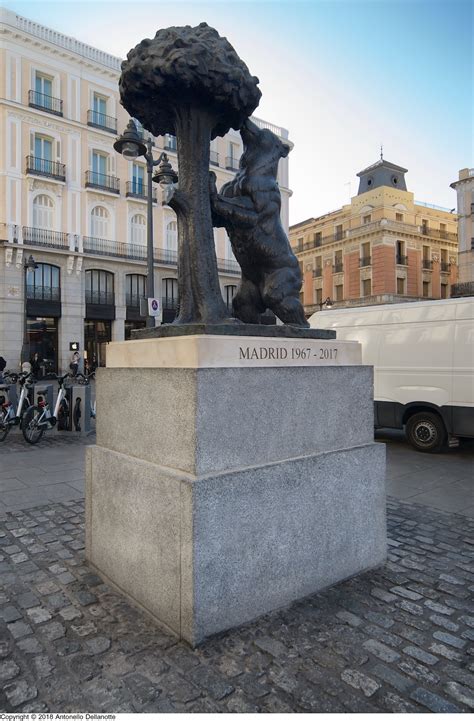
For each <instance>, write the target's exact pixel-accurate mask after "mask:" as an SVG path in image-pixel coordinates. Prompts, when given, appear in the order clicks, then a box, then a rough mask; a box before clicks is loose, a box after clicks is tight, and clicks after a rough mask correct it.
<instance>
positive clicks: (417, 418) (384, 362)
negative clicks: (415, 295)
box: [309, 298, 474, 452]
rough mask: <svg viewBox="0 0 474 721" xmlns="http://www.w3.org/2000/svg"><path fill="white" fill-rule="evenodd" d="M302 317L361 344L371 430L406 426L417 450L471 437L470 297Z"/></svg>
mask: <svg viewBox="0 0 474 721" xmlns="http://www.w3.org/2000/svg"><path fill="white" fill-rule="evenodd" d="M309 322H310V324H311V327H312V328H333V329H334V330H335V331H336V335H337V338H338V340H358V341H360V342H361V344H362V362H363V363H365V364H367V365H373V366H374V376H375V389H374V399H375V426H376V427H377V428H403V427H404V426H405V432H406V435H407V438H408V440H409V441H410V443H412V445H413V446H414V447H415V448H417V449H418V450H420V451H431V452H433V451H439V450H440V449H441V448H442V446H443V445H444V444H445V442H446V441H447V440H448V439H449V442H450V445H456V444H457V443H458V441H457V439H458V438H460V437H464V438H474V298H452V299H447V300H434V301H433V300H431V301H422V302H414V303H393V304H390V305H378V306H365V307H359V308H341V309H337V310H332V309H328V310H324V311H320V312H318V313H314V315H312V316H311V318H310V319H309Z"/></svg>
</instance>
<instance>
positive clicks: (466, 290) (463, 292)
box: [451, 280, 474, 298]
mask: <svg viewBox="0 0 474 721" xmlns="http://www.w3.org/2000/svg"><path fill="white" fill-rule="evenodd" d="M465 296H474V281H472V280H468V281H467V282H465V283H453V285H452V286H451V298H462V297H465Z"/></svg>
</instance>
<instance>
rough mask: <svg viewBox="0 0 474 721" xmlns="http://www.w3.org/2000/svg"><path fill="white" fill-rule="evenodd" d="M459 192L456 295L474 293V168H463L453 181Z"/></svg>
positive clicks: (453, 186) (455, 188) (452, 186)
mask: <svg viewBox="0 0 474 721" xmlns="http://www.w3.org/2000/svg"><path fill="white" fill-rule="evenodd" d="M451 188H454V190H455V191H456V193H457V209H458V235H459V256H458V257H459V276H458V282H457V284H456V286H455V287H454V289H453V291H454V294H456V295H474V168H463V169H462V170H460V171H459V178H458V180H456V181H455V182H454V183H451Z"/></svg>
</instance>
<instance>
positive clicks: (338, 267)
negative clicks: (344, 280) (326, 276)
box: [332, 263, 344, 273]
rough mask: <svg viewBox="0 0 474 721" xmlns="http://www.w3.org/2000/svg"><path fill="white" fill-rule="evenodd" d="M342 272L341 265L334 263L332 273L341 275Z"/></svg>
mask: <svg viewBox="0 0 474 721" xmlns="http://www.w3.org/2000/svg"><path fill="white" fill-rule="evenodd" d="M343 270H344V267H343V264H342V263H334V265H333V266H332V272H333V273H342V272H343Z"/></svg>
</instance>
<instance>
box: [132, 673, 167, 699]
mask: <svg viewBox="0 0 474 721" xmlns="http://www.w3.org/2000/svg"><path fill="white" fill-rule="evenodd" d="M124 682H125V684H126V686H127V687H128V688H129V689H130V692H131V693H132V694H133V696H134V699H136V700H137V701H138V703H139V705H140V706H143V705H144V704H147V703H150V701H153V700H154V699H155V698H157V696H159V694H160V689H159V688H157V687H156V686H155V685H154V684H153V683H151V681H150V680H149V679H147V678H146V677H145V676H141V675H140V674H139V673H134V674H130V675H129V676H126V677H125V678H124Z"/></svg>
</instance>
